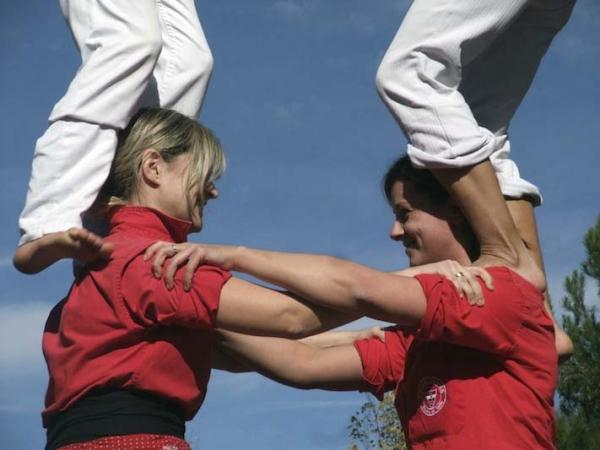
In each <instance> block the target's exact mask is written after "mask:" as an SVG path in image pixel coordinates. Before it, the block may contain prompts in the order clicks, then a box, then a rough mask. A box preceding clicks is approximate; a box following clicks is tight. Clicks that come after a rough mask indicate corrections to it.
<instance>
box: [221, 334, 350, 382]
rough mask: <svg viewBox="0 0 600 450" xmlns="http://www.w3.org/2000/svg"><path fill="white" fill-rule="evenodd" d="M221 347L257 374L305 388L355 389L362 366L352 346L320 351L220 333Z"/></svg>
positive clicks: (283, 341)
mask: <svg viewBox="0 0 600 450" xmlns="http://www.w3.org/2000/svg"><path fill="white" fill-rule="evenodd" d="M219 334H220V339H219V343H218V345H219V346H220V347H221V348H222V349H223V350H224V351H225V352H226V353H229V354H231V355H233V356H234V357H235V358H236V359H239V360H241V361H243V362H244V363H245V364H247V365H249V366H251V367H252V368H254V369H256V371H257V372H259V373H261V374H263V375H265V376H267V377H269V378H271V379H273V380H276V381H279V382H281V383H284V384H287V385H289V386H294V387H297V388H302V389H310V388H320V389H328V390H338V391H339V390H356V389H358V387H359V385H360V383H361V380H362V363H361V360H360V357H359V355H358V352H357V351H356V349H355V348H354V346H352V345H342V346H335V347H329V348H318V347H314V346H311V345H307V344H305V343H302V342H299V341H293V340H289V339H281V338H272V337H258V336H248V335H242V334H238V333H231V332H226V331H221V332H220V333H219Z"/></svg>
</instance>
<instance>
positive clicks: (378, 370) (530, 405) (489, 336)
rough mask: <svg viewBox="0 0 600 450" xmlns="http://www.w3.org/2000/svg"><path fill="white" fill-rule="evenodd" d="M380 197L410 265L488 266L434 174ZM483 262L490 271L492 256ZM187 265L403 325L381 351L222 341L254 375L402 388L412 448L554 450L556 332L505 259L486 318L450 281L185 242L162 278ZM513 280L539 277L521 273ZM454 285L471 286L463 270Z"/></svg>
mask: <svg viewBox="0 0 600 450" xmlns="http://www.w3.org/2000/svg"><path fill="white" fill-rule="evenodd" d="M478 170H480V168H475V171H474V175H475V177H477V176H479V175H480V173H478ZM472 175H473V172H471V173H469V174H466V175H465V177H466V178H467V179H466V180H461V183H466V185H467V188H468V187H469V186H472V185H470V184H469V183H473V184H475V185H476V184H477V179H475V180H473V177H472ZM384 186H385V192H386V196H387V197H388V200H389V203H390V206H391V208H392V211H393V213H394V223H393V226H392V230H391V233H390V235H391V238H392V239H393V240H395V241H400V242H401V243H402V244H403V245H404V247H405V249H406V254H407V255H408V257H409V259H410V264H411V266H415V267H416V266H419V265H422V264H427V263H432V262H437V261H442V260H447V259H451V260H455V261H457V262H458V263H459V264H462V265H463V266H467V265H469V264H471V263H472V261H473V260H474V259H476V258H479V257H480V254H481V250H482V249H481V248H480V245H479V243H478V239H477V236H476V235H475V232H474V231H473V230H472V228H471V225H470V224H469V222H468V221H467V220H466V219H465V216H464V215H463V213H462V212H461V210H460V209H459V208H458V207H457V206H456V205H455V203H454V202H453V201H452V200H451V198H450V196H449V195H447V194H446V193H445V190H444V188H443V186H442V185H441V184H440V183H438V181H437V180H436V178H435V177H433V176H432V175H431V174H430V173H429V172H426V171H423V170H418V169H414V168H413V167H412V166H411V165H410V162H409V161H408V159H407V158H406V157H405V158H402V159H400V160H399V161H397V162H396V163H395V164H394V165H393V166H392V167H391V169H390V170H389V171H388V173H387V175H386V177H385V181H384ZM462 186H464V184H463V185H462ZM455 187H456V186H455ZM460 188H461V186H459V187H458V189H459V190H460ZM467 190H468V189H467ZM492 193H493V191H492ZM497 193H498V195H499V191H498V192H497ZM499 214H502V211H500V212H499ZM506 214H508V212H507V211H506ZM500 220H504V218H500ZM478 226H479V225H478ZM486 250H487V253H486V255H485V256H486V257H487V261H488V262H490V261H491V260H492V258H493V256H494V252H493V251H491V250H490V249H486ZM154 254H155V256H156V259H155V264H156V268H157V267H158V265H160V263H162V260H163V258H164V256H165V255H167V254H170V253H169V252H168V251H167V249H166V248H165V247H164V246H162V245H161V244H160V243H159V244H155V246H153V247H150V248H149V249H148V251H147V256H152V255H154ZM185 260H188V261H189V262H188V273H190V271H191V270H192V267H193V266H194V265H195V264H196V263H197V262H198V261H203V262H209V263H212V264H216V265H218V266H221V267H225V268H228V269H231V270H238V271H242V272H246V273H249V274H251V275H253V276H255V277H258V278H260V279H263V280H265V281H268V282H271V283H274V284H277V285H280V286H282V287H285V288H286V289H289V290H290V291H292V292H295V293H296V294H298V295H300V296H302V297H303V298H306V299H310V300H311V301H313V302H315V303H317V304H320V305H323V306H328V307H331V308H335V309H338V310H340V311H343V312H345V313H349V314H364V315H367V316H369V317H372V318H375V319H380V320H384V321H388V322H392V323H395V324H397V325H396V326H394V327H390V328H388V329H387V330H386V331H385V339H384V340H383V341H382V340H380V339H378V338H371V339H367V340H360V341H357V342H355V343H348V344H346V345H338V346H335V347H330V348H318V347H314V346H311V345H308V344H306V343H303V342H298V341H293V340H287V339H280V338H270V337H257V336H248V335H243V334H237V333H230V332H226V331H223V332H221V341H220V345H221V346H222V348H224V349H225V350H226V351H227V352H229V353H231V354H233V355H234V356H236V357H237V358H239V359H241V360H243V361H244V362H246V363H247V364H249V365H250V366H251V367H253V368H255V369H256V370H257V371H259V372H261V373H263V374H265V375H267V376H269V377H271V378H273V379H275V380H278V381H281V382H283V383H286V384H289V385H292V386H296V387H300V388H322V389H331V390H368V391H371V392H372V393H374V394H375V395H377V396H378V397H380V396H381V395H383V393H384V392H385V391H387V390H392V389H395V392H396V409H397V411H398V414H399V416H400V418H401V420H402V423H403V427H404V431H405V435H406V437H407V439H408V441H409V443H410V445H411V447H412V448H414V449H425V448H448V449H459V448H460V449H464V448H498V449H507V448H511V449H512V448H523V449H525V448H554V445H553V437H554V411H553V395H554V389H555V386H556V377H557V353H556V349H555V342H554V327H553V321H552V319H551V317H550V316H549V315H548V312H547V311H546V309H545V307H544V298H543V295H542V294H541V292H540V290H539V286H535V285H533V284H532V283H531V282H529V281H528V280H527V279H525V278H523V277H522V276H521V275H519V274H518V273H517V272H516V271H515V269H511V268H509V267H507V265H506V262H505V261H504V260H502V259H501V258H500V257H498V258H496V260H495V261H496V265H495V266H493V267H489V266H488V269H487V270H488V271H489V273H490V274H491V276H492V279H493V283H494V289H493V290H489V289H485V288H483V294H484V297H485V305H484V306H483V307H481V308H477V307H471V306H469V305H467V304H465V302H461V301H460V300H459V293H458V292H457V290H456V289H455V287H454V286H453V284H452V282H451V281H450V280H448V279H446V278H444V277H443V276H440V275H437V274H421V275H417V276H415V277H414V278H413V277H407V276H398V275H394V274H389V273H384V272H380V271H377V270H373V269H370V268H368V267H365V266H361V265H359V264H355V263H353V262H350V261H346V260H341V259H338V258H334V257H329V256H319V255H306V254H289V253H277V252H268V251H261V250H254V249H248V248H243V247H224V246H208V245H195V244H190V246H189V247H188V248H187V249H183V250H181V252H180V254H179V255H176V256H174V257H173V261H172V262H171V266H170V268H169V271H168V272H165V276H166V277H167V278H169V277H170V273H171V271H172V270H173V269H174V268H175V267H177V266H178V265H180V264H181V263H182V262H183V261H185ZM518 269H519V270H521V271H523V272H525V273H528V274H533V275H536V274H535V271H534V270H532V269H531V268H528V267H526V266H525V265H521V266H519V268H518ZM405 275H410V272H408V273H405ZM454 275H455V277H456V278H457V279H460V278H462V277H463V276H464V274H463V271H462V270H460V269H459V270H457V271H456V272H455V274H454Z"/></svg>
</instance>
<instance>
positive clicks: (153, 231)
mask: <svg viewBox="0 0 600 450" xmlns="http://www.w3.org/2000/svg"><path fill="white" fill-rule="evenodd" d="M191 229H192V222H190V221H187V220H182V219H178V218H176V217H172V216H169V215H167V214H165V213H163V212H161V211H158V210H156V209H152V208H148V207H145V206H120V207H118V208H117V209H116V210H115V211H114V212H113V214H112V215H111V218H110V230H111V231H110V233H111V234H114V233H117V232H135V233H137V234H139V235H143V236H144V237H149V238H154V239H160V240H168V241H173V242H185V241H187V235H188V234H189V233H190V231H191Z"/></svg>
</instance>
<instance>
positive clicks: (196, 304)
mask: <svg viewBox="0 0 600 450" xmlns="http://www.w3.org/2000/svg"><path fill="white" fill-rule="evenodd" d="M184 271H185V268H184V267H181V268H180V270H178V271H177V273H176V275H175V283H174V286H173V289H171V290H168V289H167V288H166V286H165V282H164V280H163V279H157V278H155V277H154V276H153V275H152V272H151V269H150V263H149V262H147V261H143V259H142V256H139V257H136V258H135V259H134V260H133V261H132V262H131V263H130V264H128V265H127V267H126V268H125V271H124V273H123V278H122V289H121V291H122V294H123V301H124V302H125V306H126V307H127V308H128V310H129V313H130V315H131V317H132V318H133V320H134V321H135V322H137V323H139V324H140V325H142V326H156V325H177V326H182V327H186V328H203V329H212V328H214V319H215V315H216V312H217V309H218V307H219V300H220V296H221V288H222V287H223V285H224V284H225V283H226V282H227V281H228V280H229V278H231V274H230V273H229V272H228V271H226V270H223V269H221V268H219V267H215V266H210V265H204V266H200V267H199V268H198V269H197V270H196V273H195V274H194V279H193V284H192V289H190V291H185V290H184V289H183V275H184Z"/></svg>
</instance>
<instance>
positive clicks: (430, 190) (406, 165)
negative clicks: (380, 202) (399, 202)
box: [383, 155, 450, 204]
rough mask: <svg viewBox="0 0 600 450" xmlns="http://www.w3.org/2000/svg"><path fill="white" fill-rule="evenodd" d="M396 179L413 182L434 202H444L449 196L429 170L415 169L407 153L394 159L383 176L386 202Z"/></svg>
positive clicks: (390, 196) (389, 199) (389, 197)
mask: <svg viewBox="0 0 600 450" xmlns="http://www.w3.org/2000/svg"><path fill="white" fill-rule="evenodd" d="M396 181H409V182H411V183H413V184H414V185H415V186H416V187H417V188H418V189H419V191H422V192H423V193H425V194H426V195H428V196H429V198H430V199H431V201H432V202H433V203H434V204H441V203H445V202H447V201H448V199H449V198H450V196H449V195H448V192H447V191H446V189H444V186H442V185H441V184H440V183H439V181H438V180H437V179H436V178H435V177H434V176H433V174H432V173H431V171H429V170H427V169H416V168H415V167H413V165H412V164H411V162H410V159H409V158H408V156H407V155H404V156H402V157H401V158H399V159H398V160H396V161H395V162H394V163H393V164H392V165H391V166H390V168H389V169H388V170H387V172H386V173H385V175H384V177H383V192H384V193H385V197H386V198H387V201H388V202H390V201H391V199H392V186H393V185H394V183H395V182H396Z"/></svg>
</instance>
